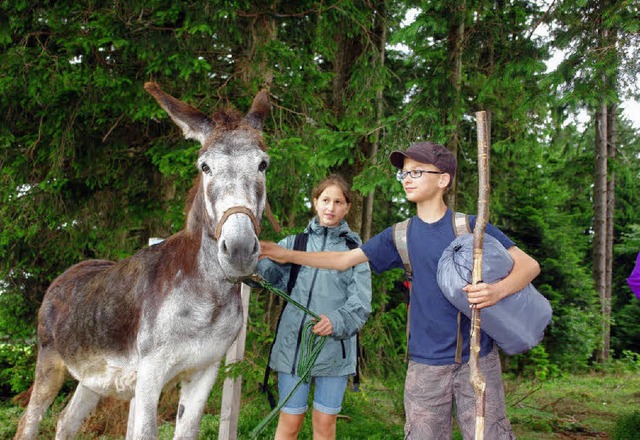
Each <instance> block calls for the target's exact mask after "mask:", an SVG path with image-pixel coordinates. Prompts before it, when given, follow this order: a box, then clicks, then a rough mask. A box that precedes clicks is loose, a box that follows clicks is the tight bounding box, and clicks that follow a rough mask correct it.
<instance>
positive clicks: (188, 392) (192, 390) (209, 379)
mask: <svg viewBox="0 0 640 440" xmlns="http://www.w3.org/2000/svg"><path fill="white" fill-rule="evenodd" d="M219 365H220V363H219V362H216V363H215V364H213V365H211V366H210V367H209V368H207V369H204V370H200V371H196V372H195V373H193V374H192V375H191V376H189V377H188V378H187V379H184V380H183V381H182V382H181V388H180V406H179V407H178V417H177V418H176V430H175V433H174V435H173V438H174V439H196V438H198V431H199V430H200V419H201V418H202V412H203V411H204V405H205V404H206V403H207V399H208V398H209V394H210V393H211V388H212V387H213V384H214V383H215V382H216V377H217V376H218V368H219Z"/></svg>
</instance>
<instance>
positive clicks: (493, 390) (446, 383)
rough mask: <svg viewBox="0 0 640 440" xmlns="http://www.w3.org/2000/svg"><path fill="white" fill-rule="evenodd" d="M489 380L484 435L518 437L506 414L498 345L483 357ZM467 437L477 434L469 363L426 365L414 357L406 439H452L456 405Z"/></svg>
mask: <svg viewBox="0 0 640 440" xmlns="http://www.w3.org/2000/svg"><path fill="white" fill-rule="evenodd" d="M479 363H480V371H481V372H482V374H483V375H484V378H485V381H486V394H485V422H484V423H485V428H484V438H486V439H491V440H503V439H506V440H510V439H515V436H514V434H513V430H512V428H511V423H510V422H509V419H508V418H507V415H506V405H505V400H504V385H503V383H502V368H501V367H500V356H499V354H498V349H497V347H494V348H493V350H491V352H490V353H489V354H487V355H486V356H484V357H481V358H480V360H479ZM454 405H455V415H456V421H457V422H458V426H459V427H460V431H461V432H462V436H463V438H464V439H465V440H472V439H473V438H474V437H475V395H474V390H473V386H472V385H471V383H470V382H469V363H468V362H467V363H463V364H452V365H426V364H421V363H418V362H414V361H410V362H409V367H408V370H407V378H406V381H405V388H404V408H405V413H406V423H405V426H404V435H405V439H406V440H440V439H442V440H451V436H452V435H453V433H452V431H453V408H454Z"/></svg>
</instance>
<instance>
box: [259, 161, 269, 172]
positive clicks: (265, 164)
mask: <svg viewBox="0 0 640 440" xmlns="http://www.w3.org/2000/svg"><path fill="white" fill-rule="evenodd" d="M267 165H268V164H267V161H266V160H263V161H262V162H260V165H258V171H264V170H266V169H267Z"/></svg>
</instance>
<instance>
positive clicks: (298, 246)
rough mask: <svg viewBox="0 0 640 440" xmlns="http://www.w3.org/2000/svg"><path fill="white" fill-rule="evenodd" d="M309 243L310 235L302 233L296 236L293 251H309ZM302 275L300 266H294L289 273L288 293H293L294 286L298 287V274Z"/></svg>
mask: <svg viewBox="0 0 640 440" xmlns="http://www.w3.org/2000/svg"><path fill="white" fill-rule="evenodd" d="M308 241H309V234H307V233H305V232H301V233H299V234H297V235H296V238H295V240H294V241H293V250H294V251H306V250H307V242H308ZM299 273H300V265H299V264H292V265H291V270H290V272H289V282H288V283H287V293H289V294H290V293H291V291H292V290H293V288H294V286H295V285H296V281H297V280H298V274H299Z"/></svg>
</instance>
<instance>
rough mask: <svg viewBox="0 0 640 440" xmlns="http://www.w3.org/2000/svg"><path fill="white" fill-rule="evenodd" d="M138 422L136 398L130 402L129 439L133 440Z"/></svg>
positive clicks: (127, 439)
mask: <svg viewBox="0 0 640 440" xmlns="http://www.w3.org/2000/svg"><path fill="white" fill-rule="evenodd" d="M135 422H136V398H135V396H134V397H133V398H132V399H131V400H129V418H128V419H127V438H126V440H133V430H134V427H135Z"/></svg>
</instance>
